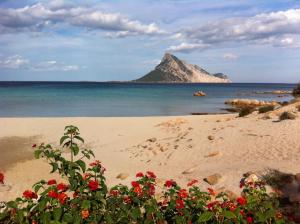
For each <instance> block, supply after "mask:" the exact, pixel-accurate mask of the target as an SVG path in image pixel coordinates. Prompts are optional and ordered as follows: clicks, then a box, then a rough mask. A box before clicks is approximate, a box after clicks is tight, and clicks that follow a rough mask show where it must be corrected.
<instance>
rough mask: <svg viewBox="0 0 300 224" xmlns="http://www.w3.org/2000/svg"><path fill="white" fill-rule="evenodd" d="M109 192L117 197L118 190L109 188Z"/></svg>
mask: <svg viewBox="0 0 300 224" xmlns="http://www.w3.org/2000/svg"><path fill="white" fill-rule="evenodd" d="M109 194H110V195H111V196H114V197H117V196H118V195H119V191H118V190H110V192H109Z"/></svg>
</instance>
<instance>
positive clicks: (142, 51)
mask: <svg viewBox="0 0 300 224" xmlns="http://www.w3.org/2000/svg"><path fill="white" fill-rule="evenodd" d="M0 18H1V19H0V80H20V81H22V80H42V81H46V80H50V81H56V80H59V81H66V80H68V81H114V80H132V79H136V78H138V77H140V76H142V75H144V74H146V73H147V72H149V71H150V70H151V69H153V68H154V67H155V65H157V64H158V63H159V61H160V59H161V58H162V57H163V55H164V53H165V52H171V53H173V54H174V55H176V56H177V57H179V58H181V59H184V60H186V61H188V62H190V63H193V64H197V65H199V66H201V67H203V68H204V69H206V70H208V71H209V72H211V73H216V72H223V73H225V74H228V75H229V77H230V78H231V79H232V80H233V81H234V82H286V83H295V82H299V81H300V1H298V0H264V1H263V0H244V1H240V0H222V1H216V0H201V1H199V0H85V1H79V0H78V1H63V0H52V1H46V0H43V1H34V0H23V1H19V0H0Z"/></svg>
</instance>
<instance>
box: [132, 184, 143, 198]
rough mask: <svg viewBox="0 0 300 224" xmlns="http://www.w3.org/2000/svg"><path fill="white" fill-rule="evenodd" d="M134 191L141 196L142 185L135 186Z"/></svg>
mask: <svg viewBox="0 0 300 224" xmlns="http://www.w3.org/2000/svg"><path fill="white" fill-rule="evenodd" d="M133 191H134V193H136V194H137V195H138V196H141V195H142V194H143V191H142V188H141V187H140V186H137V187H135V188H133Z"/></svg>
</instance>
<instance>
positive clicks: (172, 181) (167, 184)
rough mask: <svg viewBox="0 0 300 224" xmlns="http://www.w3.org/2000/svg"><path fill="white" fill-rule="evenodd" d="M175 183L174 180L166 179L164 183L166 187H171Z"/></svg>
mask: <svg viewBox="0 0 300 224" xmlns="http://www.w3.org/2000/svg"><path fill="white" fill-rule="evenodd" d="M175 185H176V182H175V181H174V180H167V181H166V183H165V186H166V187H173V186H175Z"/></svg>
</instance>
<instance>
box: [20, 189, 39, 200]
mask: <svg viewBox="0 0 300 224" xmlns="http://www.w3.org/2000/svg"><path fill="white" fill-rule="evenodd" d="M23 197H24V198H26V199H34V198H35V199H36V198H38V196H37V194H36V193H34V192H32V191H30V190H26V191H24V192H23Z"/></svg>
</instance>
